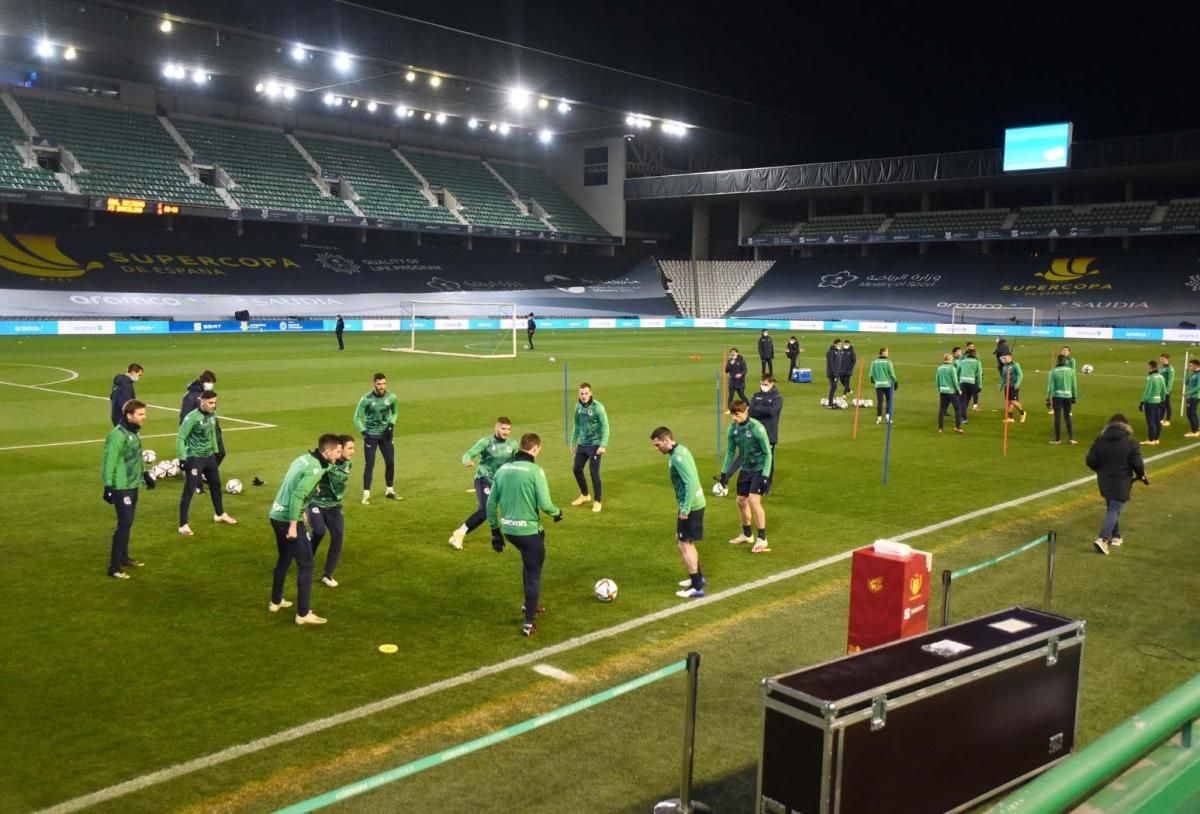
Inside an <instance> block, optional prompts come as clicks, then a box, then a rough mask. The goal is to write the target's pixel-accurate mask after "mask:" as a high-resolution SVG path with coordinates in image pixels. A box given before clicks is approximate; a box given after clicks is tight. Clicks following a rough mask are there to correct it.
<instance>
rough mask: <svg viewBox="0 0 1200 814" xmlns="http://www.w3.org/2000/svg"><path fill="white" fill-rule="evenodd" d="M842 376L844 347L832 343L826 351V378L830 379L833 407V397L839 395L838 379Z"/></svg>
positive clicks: (831, 406) (831, 404) (830, 403)
mask: <svg viewBox="0 0 1200 814" xmlns="http://www.w3.org/2000/svg"><path fill="white" fill-rule="evenodd" d="M841 376H842V349H841V348H839V347H837V346H835V345H830V346H829V350H827V351H825V378H827V379H829V407H830V408H831V409H832V408H833V407H834V406H835V405H834V403H833V397H834V396H835V395H837V386H838V380H839V379H840V378H841Z"/></svg>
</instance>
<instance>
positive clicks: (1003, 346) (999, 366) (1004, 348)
mask: <svg viewBox="0 0 1200 814" xmlns="http://www.w3.org/2000/svg"><path fill="white" fill-rule="evenodd" d="M1010 353H1012V348H1010V347H1009V346H1008V342H1006V341H1004V340H1001V341H1000V342H998V343H996V349H995V350H994V351H992V356H995V357H996V370H998V371H1000V374H1001V375H1003V374H1004V363H1003V362H1001V361H1000V357H1001V356H1006V355H1008V354H1010Z"/></svg>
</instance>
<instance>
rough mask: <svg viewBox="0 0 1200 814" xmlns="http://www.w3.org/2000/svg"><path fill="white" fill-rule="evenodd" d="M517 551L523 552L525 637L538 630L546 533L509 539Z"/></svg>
mask: <svg viewBox="0 0 1200 814" xmlns="http://www.w3.org/2000/svg"><path fill="white" fill-rule="evenodd" d="M508 541H509V542H510V543H512V544H513V546H514V547H515V548H516V549H517V551H519V552H521V583H522V586H523V588H524V592H525V627H524V628H523V631H524V632H525V635H527V636H530V635H532V634H533V633H534V631H535V630H536V629H537V625H536V624H534V623H535V621H536V619H537V612H538V607H539V606H538V600H539V599H540V598H541V594H542V566H543V565H544V564H545V562H546V533H545V532H539V533H538V534H523V535H520V536H512V537H508Z"/></svg>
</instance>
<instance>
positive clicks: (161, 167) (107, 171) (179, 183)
mask: <svg viewBox="0 0 1200 814" xmlns="http://www.w3.org/2000/svg"><path fill="white" fill-rule="evenodd" d="M16 98H17V102H18V104H19V105H20V107H21V109H22V110H23V111H25V115H27V116H28V117H29V120H30V121H31V122H32V123H33V126H34V127H35V128H36V129H37V131H38V135H40V136H45V137H48V138H50V139H52V140H54V141H57V142H60V143H61V144H62V145H63V146H65V147H66V148H67V149H68V150H69V151H70V152H71V154H72V155H74V156H75V158H76V159H78V160H79V163H80V164H81V165H82V166H83V169H84V170H85V171H84V172H80V173H76V174H75V175H74V176H73V177H74V180H75V183H76V185H77V186H78V187H79V191H80V192H81V193H83V194H85V195H89V194H90V195H122V196H129V197H135V198H153V199H159V200H166V201H173V202H178V203H184V204H194V205H198V206H220V207H224V206H225V204H224V203H223V202H222V201H221V199H220V197H218V196H217V194H216V192H214V191H213V190H212V188H211V187H207V186H204V185H201V184H193V183H191V180H190V179H189V178H188V175H187V173H185V172H184V170H183V168H182V167H181V166H180V164H179V162H180V160H182V158H183V151H182V150H181V149H180V147H179V145H178V144H176V143H175V142H174V141H173V140H172V139H171V136H170V135H169V134H168V133H167V131H166V130H165V129H163V126H162V123H161V122H160V121H159V120H158V117H156V116H155V115H154V114H153V113H142V112H139V111H135V110H130V109H127V108H115V107H114V108H108V107H97V106H93V105H76V104H69V103H67V102H63V101H58V100H55V101H51V100H49V99H44V98H42V97H39V96H25V95H22V96H18V97H16Z"/></svg>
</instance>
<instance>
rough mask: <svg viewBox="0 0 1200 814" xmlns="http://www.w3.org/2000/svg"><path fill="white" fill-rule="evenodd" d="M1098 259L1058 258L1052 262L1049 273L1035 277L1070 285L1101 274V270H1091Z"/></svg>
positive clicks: (1042, 272)
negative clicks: (1091, 266)
mask: <svg viewBox="0 0 1200 814" xmlns="http://www.w3.org/2000/svg"><path fill="white" fill-rule="evenodd" d="M1095 260H1096V258H1094V257H1056V258H1054V259H1053V260H1052V261H1050V270H1049V271H1038V272H1034V275H1033V276H1034V277H1041V278H1042V279H1043V280H1049V281H1052V282H1056V283H1070V282H1074V281H1075V280H1082V279H1083V278H1084V277H1091V276H1092V275H1094V274H1099V273H1100V269H1089V268H1088V266H1090V265H1091V264H1092V263H1094V262H1095Z"/></svg>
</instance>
